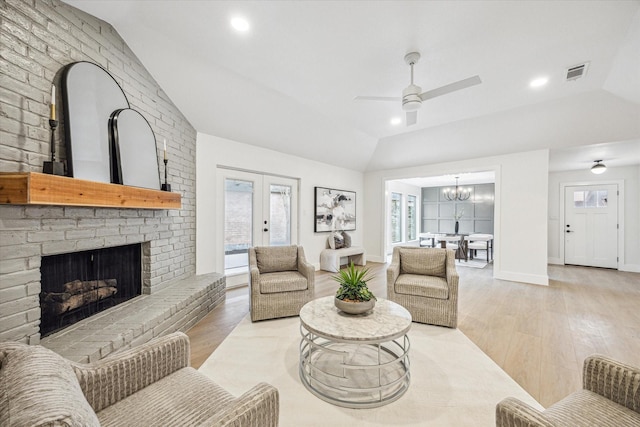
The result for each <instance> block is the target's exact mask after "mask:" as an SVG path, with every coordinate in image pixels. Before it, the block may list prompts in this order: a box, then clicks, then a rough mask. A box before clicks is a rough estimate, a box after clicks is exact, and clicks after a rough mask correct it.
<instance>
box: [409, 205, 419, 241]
mask: <svg viewBox="0 0 640 427" xmlns="http://www.w3.org/2000/svg"><path fill="white" fill-rule="evenodd" d="M416 206H417V204H416V196H407V241H411V240H415V239H416V236H417V232H416V230H417V224H418V220H417V217H418V214H417V211H416Z"/></svg>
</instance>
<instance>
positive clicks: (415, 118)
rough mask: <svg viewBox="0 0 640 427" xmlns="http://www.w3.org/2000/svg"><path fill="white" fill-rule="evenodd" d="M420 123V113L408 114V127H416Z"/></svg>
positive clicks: (410, 112) (409, 112) (412, 112)
mask: <svg viewBox="0 0 640 427" xmlns="http://www.w3.org/2000/svg"><path fill="white" fill-rule="evenodd" d="M417 122H418V112H417V111H408V112H407V126H411V125H415V124H416V123H417Z"/></svg>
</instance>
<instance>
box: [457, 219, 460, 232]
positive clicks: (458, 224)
mask: <svg viewBox="0 0 640 427" xmlns="http://www.w3.org/2000/svg"><path fill="white" fill-rule="evenodd" d="M458 228H460V223H459V222H458V221H456V234H458Z"/></svg>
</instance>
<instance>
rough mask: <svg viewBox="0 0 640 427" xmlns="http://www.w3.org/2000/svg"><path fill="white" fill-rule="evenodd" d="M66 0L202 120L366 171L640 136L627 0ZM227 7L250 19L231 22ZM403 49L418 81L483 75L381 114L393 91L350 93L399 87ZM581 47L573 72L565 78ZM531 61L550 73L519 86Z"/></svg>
mask: <svg viewBox="0 0 640 427" xmlns="http://www.w3.org/2000/svg"><path fill="white" fill-rule="evenodd" d="M67 3H69V4H71V5H73V6H75V7H78V8H80V9H82V10H84V11H86V12H88V13H90V14H92V15H95V16H97V17H99V18H101V19H103V20H105V21H107V22H109V23H110V24H112V25H113V26H114V27H115V28H116V30H117V31H118V32H119V33H120V35H121V36H122V37H123V38H124V40H125V41H126V42H127V44H128V45H129V46H130V47H131V49H132V50H133V52H135V54H136V55H137V56H138V57H139V58H140V60H141V61H142V63H143V64H144V65H145V66H146V67H147V69H148V70H149V71H150V72H151V74H152V75H153V76H154V78H156V80H157V81H158V83H159V84H160V85H161V86H162V87H163V89H164V90H165V91H166V92H167V94H168V95H169V96H170V97H171V99H172V100H173V101H174V103H175V104H176V105H177V106H178V108H180V110H181V111H182V112H183V114H185V116H186V117H187V119H188V120H189V121H190V122H191V123H192V124H193V126H194V127H195V128H196V129H197V130H198V131H199V132H203V133H207V134H210V135H216V136H220V137H224V138H229V139H232V140H235V141H239V142H244V143H248V144H253V145H257V146H262V147H266V148H270V149H273V150H277V151H281V152H287V153H291V154H294V155H298V156H301V157H305V158H311V159H315V160H318V161H322V162H325V163H330V164H335V165H338V166H343V167H348V168H351V169H356V170H367V169H368V170H374V169H385V168H392V167H402V166H410V165H415V164H425V162H426V163H438V162H443V161H449V160H455V159H461V158H474V157H481V156H489V155H496V154H504V153H510V152H515V151H526V150H531V149H540V148H549V149H551V150H552V152H551V156H552V160H553V157H554V155H555V154H554V153H555V151H556V150H567V152H569V153H570V152H571V150H569V149H574V148H576V147H582V146H589V145H593V144H606V143H612V142H616V143H620V142H631V143H633V142H638V141H640V55H638V54H637V53H638V52H640V2H639V1H615V0H608V1H588V2H585V1H583V2H577V1H455V2H451V1H330V2H328V1H282V2H280V1H278V2H276V1H246V2H245V1H243V2H238V1H187V0H183V1H153V2H151V1H146V0H138V1H131V0H129V1H126V2H124V1H120V0H94V1H90V2H89V1H80V0H68V1H67ZM234 15H242V16H244V17H246V18H247V19H248V20H249V21H250V23H251V30H250V31H249V32H248V33H245V34H238V33H236V32H234V31H233V30H232V29H231V27H230V25H229V20H230V18H231V17H232V16H234ZM410 51H419V52H420V53H421V55H422V58H421V60H420V61H419V62H418V64H417V65H416V69H415V82H416V84H418V85H420V86H422V89H423V90H425V91H426V90H430V89H433V88H436V87H439V86H442V85H445V84H447V83H450V82H453V81H457V80H460V79H463V78H466V77H470V76H473V75H476V74H477V75H479V76H480V77H481V79H482V81H483V83H482V84H481V85H479V86H474V87H471V88H468V89H464V90H462V91H459V92H455V93H451V94H448V95H445V96H442V97H439V98H436V99H433V100H429V101H426V102H425V103H424V104H423V106H422V108H421V110H420V111H419V112H418V124H417V125H415V126H411V127H409V128H407V127H405V126H404V124H402V125H400V126H392V125H391V124H390V119H391V118H392V117H396V116H398V117H402V110H401V105H400V104H399V103H398V104H394V103H381V102H370V103H365V102H354V101H353V98H354V96H356V95H379V96H400V95H401V92H402V89H403V88H404V87H406V86H407V85H408V83H409V68H408V66H407V65H406V64H405V63H404V61H403V57H404V55H405V54H406V53H407V52H410ZM583 61H590V66H589V70H588V73H587V75H586V77H584V78H582V79H580V80H577V81H574V82H565V81H564V73H565V70H566V68H567V67H569V66H573V65H575V64H578V63H581V62H583ZM541 75H546V76H548V77H549V79H550V81H549V84H548V85H547V86H545V87H543V88H540V89H537V90H534V89H531V88H529V87H528V83H529V81H530V80H531V79H532V78H534V77H537V76H541ZM576 152H577V151H576ZM565 154H566V153H565ZM565 154H563V156H565ZM570 157H571V156H570V155H568V157H566V156H565V157H561V158H563V159H564V158H566V159H567V162H566V163H567V165H568V164H569V163H571V161H573V158H570ZM620 157H623V158H624V157H625V156H620ZM605 160H607V159H606V158H605ZM636 162H637V163H640V161H637V160H636ZM557 163H558V165H557V167H560V168H563V167H565V166H563V165H562V164H563V163H562V161H560V160H558V161H557ZM627 164H631V163H627ZM567 167H568V166H567Z"/></svg>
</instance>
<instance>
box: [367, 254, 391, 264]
mask: <svg viewBox="0 0 640 427" xmlns="http://www.w3.org/2000/svg"><path fill="white" fill-rule="evenodd" d="M367 261H371V262H381V263H385V262H387V261H386V259H385V258H384V257H380V256H376V255H374V256H371V255H369V254H367Z"/></svg>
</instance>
